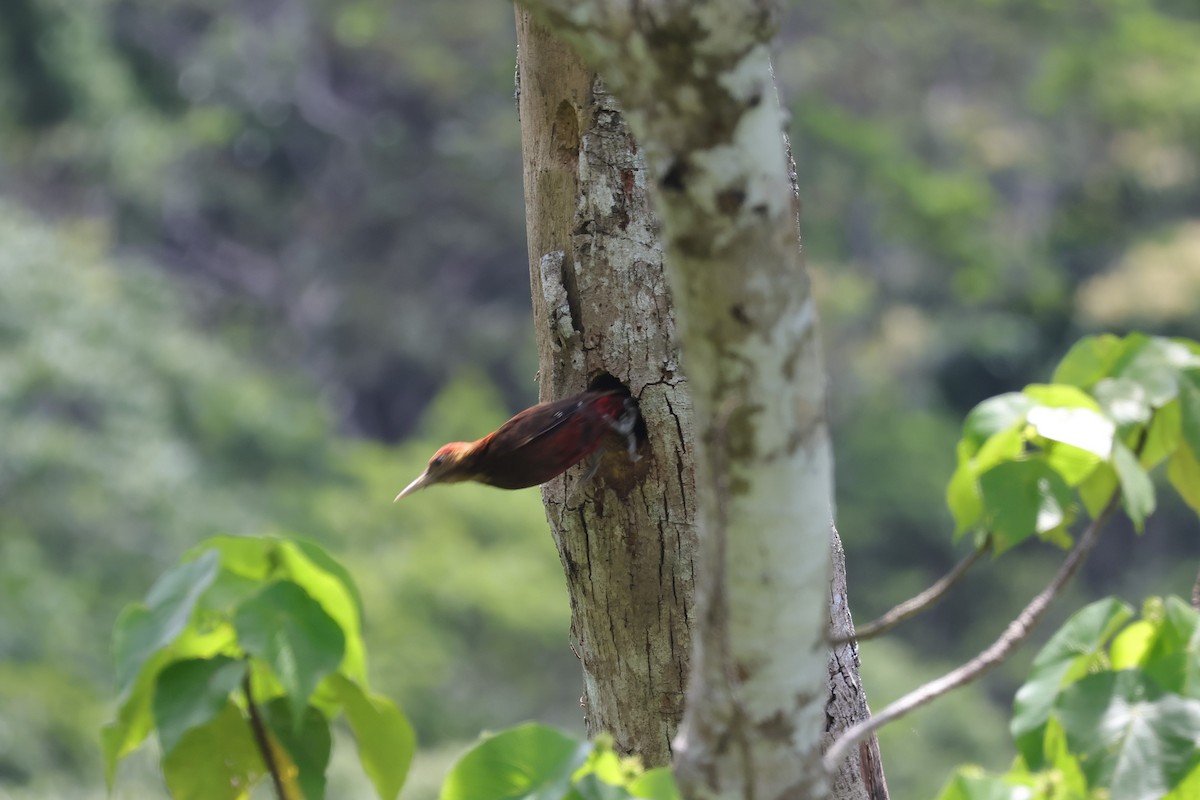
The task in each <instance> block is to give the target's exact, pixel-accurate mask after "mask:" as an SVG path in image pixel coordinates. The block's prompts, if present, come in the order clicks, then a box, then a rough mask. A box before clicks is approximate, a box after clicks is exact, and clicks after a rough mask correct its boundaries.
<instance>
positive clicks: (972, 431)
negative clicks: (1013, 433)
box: [962, 392, 1034, 455]
mask: <svg viewBox="0 0 1200 800" xmlns="http://www.w3.org/2000/svg"><path fill="white" fill-rule="evenodd" d="M1033 405H1034V404H1033V401H1032V400H1030V399H1029V398H1028V397H1026V396H1025V395H1023V394H1020V393H1019V392H1008V393H1007V394H1001V395H997V396H996V397H990V398H988V399H987V400H984V401H983V402H982V403H980V404H979V405H977V406H975V407H974V408H973V409H971V411H970V413H968V414H967V418H966V420H964V421H963V435H962V438H963V441H964V442H967V443H968V444H969V445H970V454H971V455H974V454H975V453H976V452H978V450H979V448H980V447H982V446H983V443H984V442H986V441H987V440H988V439H990V438H991V437H992V436H994V435H996V434H997V433H1000V432H1001V431H1006V430H1011V429H1012V428H1014V427H1016V426H1018V425H1019V424H1020V423H1021V422H1022V421H1023V420H1024V419H1025V414H1026V413H1028V411H1029V409H1031V408H1033Z"/></svg>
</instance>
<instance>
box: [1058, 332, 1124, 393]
mask: <svg viewBox="0 0 1200 800" xmlns="http://www.w3.org/2000/svg"><path fill="white" fill-rule="evenodd" d="M1120 343H1121V340H1120V339H1118V338H1117V337H1116V336H1113V335H1112V334H1110V333H1106V334H1103V335H1101V336H1086V337H1084V338H1083V339H1080V340H1079V341H1078V342H1076V343H1075V344H1074V345H1073V346H1072V347H1071V349H1070V350H1068V351H1067V354H1066V355H1065V356H1063V359H1062V361H1060V362H1059V364H1058V368H1057V369H1055V370H1054V378H1053V379H1052V380H1053V381H1054V383H1066V384H1070V385H1071V386H1078V387H1079V388H1081V389H1090V388H1091V387H1092V386H1093V385H1094V384H1095V383H1096V382H1097V381H1099V380H1100V379H1101V378H1104V377H1106V376H1107V375H1109V374H1110V371H1111V370H1112V367H1113V364H1114V363H1115V361H1116V357H1117V355H1118V353H1119V352H1120Z"/></svg>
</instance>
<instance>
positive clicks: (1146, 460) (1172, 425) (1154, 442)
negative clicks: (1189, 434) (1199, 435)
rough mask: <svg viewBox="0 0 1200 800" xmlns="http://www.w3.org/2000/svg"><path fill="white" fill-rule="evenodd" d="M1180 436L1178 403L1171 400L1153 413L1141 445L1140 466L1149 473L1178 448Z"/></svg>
mask: <svg viewBox="0 0 1200 800" xmlns="http://www.w3.org/2000/svg"><path fill="white" fill-rule="evenodd" d="M1182 436H1183V430H1182V423H1181V419H1180V412H1179V401H1178V400H1172V401H1171V402H1169V403H1167V404H1166V405H1165V406H1163V407H1162V408H1160V409H1158V410H1157V411H1155V412H1154V416H1153V418H1151V420H1150V427H1149V428H1147V429H1146V441H1145V442H1144V443H1143V444H1142V451H1141V456H1140V458H1139V460H1140V461H1141V462H1142V466H1143V467H1145V468H1146V470H1147V471H1149V470H1152V469H1154V468H1155V467H1156V466H1158V465H1159V464H1160V463H1162V460H1163V459H1164V458H1169V457H1170V456H1171V454H1173V453H1174V452H1175V450H1176V449H1177V448H1178V447H1179V442H1180V438H1181V437H1182ZM1126 441H1128V440H1126Z"/></svg>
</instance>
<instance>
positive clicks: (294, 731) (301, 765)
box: [262, 697, 333, 800]
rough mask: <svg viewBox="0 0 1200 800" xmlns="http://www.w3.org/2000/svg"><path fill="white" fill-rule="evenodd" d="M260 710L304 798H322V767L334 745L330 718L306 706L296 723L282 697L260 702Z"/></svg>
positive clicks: (325, 766)
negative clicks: (263, 702)
mask: <svg viewBox="0 0 1200 800" xmlns="http://www.w3.org/2000/svg"><path fill="white" fill-rule="evenodd" d="M262 712H263V719H264V720H265V722H266V724H267V728H268V729H269V730H270V732H271V736H273V737H274V738H275V740H276V743H277V745H278V746H279V747H282V748H283V750H284V751H285V755H286V756H287V757H288V758H289V760H290V761H291V765H290V766H291V769H294V770H295V771H296V777H295V780H296V784H297V785H298V787H299V789H300V791H301V792H302V793H303V795H304V800H321V798H323V797H325V770H326V769H327V768H328V766H329V753H330V751H331V749H332V745H333V740H332V738H331V737H330V734H329V720H327V719H325V715H323V714H322V713H321V712H320V711H318V710H317V709H315V708H313V707H312V706H308V707H307V708H305V709H304V718H303V719H302V720H300V721H299V722H298V721H297V720H296V719H295V718H294V717H293V716H292V711H291V706H290V705H289V704H288V703H287V701H286V700H285V699H284V698H282V697H279V698H276V699H274V700H272V701H271V702H269V703H266V704H265V705H263V706H262Z"/></svg>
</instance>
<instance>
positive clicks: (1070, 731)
mask: <svg viewBox="0 0 1200 800" xmlns="http://www.w3.org/2000/svg"><path fill="white" fill-rule="evenodd" d="M1055 713H1056V714H1057V716H1058V718H1059V720H1060V721H1061V722H1062V726H1063V729H1064V730H1065V731H1066V734H1067V742H1068V744H1069V745H1070V747H1071V751H1072V752H1073V753H1075V754H1077V756H1078V758H1079V763H1080V766H1081V767H1082V768H1083V772H1084V775H1086V776H1087V779H1088V785H1089V786H1091V787H1099V786H1105V787H1108V789H1109V791H1110V793H1111V796H1112V797H1114V798H1117V797H1119V798H1121V800H1159V798H1161V797H1162V796H1163V795H1164V794H1166V793H1167V792H1169V791H1171V790H1172V788H1174V786H1175V784H1176V783H1178V782H1179V781H1180V780H1182V779H1183V778H1184V776H1186V775H1187V773H1188V772H1189V771H1191V769H1192V768H1194V767H1195V766H1196V765H1197V764H1200V750H1197V748H1196V744H1195V737H1196V732H1197V731H1200V700H1194V699H1190V698H1184V697H1180V696H1179V695H1177V694H1172V693H1169V692H1165V691H1163V689H1162V688H1161V687H1159V686H1158V685H1157V684H1156V683H1155V682H1154V681H1153V680H1151V679H1149V678H1148V677H1147V676H1146V674H1145V673H1144V672H1142V671H1141V670H1132V669H1127V670H1122V671H1120V672H1101V673H1098V674H1095V675H1089V676H1087V677H1085V678H1083V679H1081V680H1080V681H1078V682H1077V683H1075V684H1073V685H1072V686H1070V687H1068V688H1067V689H1066V690H1065V691H1064V692H1063V693H1062V695H1061V696H1060V697H1059V698H1058V700H1057V702H1056V703H1055Z"/></svg>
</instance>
